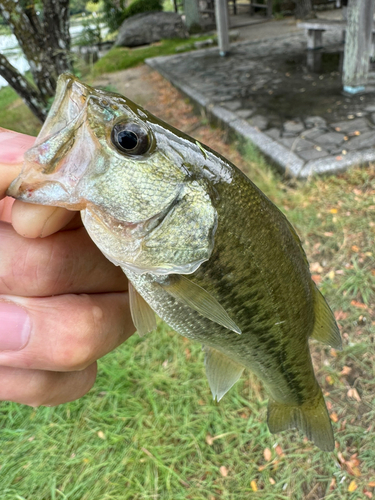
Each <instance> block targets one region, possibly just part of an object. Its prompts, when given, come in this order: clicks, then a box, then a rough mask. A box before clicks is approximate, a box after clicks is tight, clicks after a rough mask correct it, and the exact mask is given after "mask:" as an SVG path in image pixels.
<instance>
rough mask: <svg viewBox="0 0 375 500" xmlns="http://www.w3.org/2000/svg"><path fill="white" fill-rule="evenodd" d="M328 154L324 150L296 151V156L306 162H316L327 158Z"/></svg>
mask: <svg viewBox="0 0 375 500" xmlns="http://www.w3.org/2000/svg"><path fill="white" fill-rule="evenodd" d="M327 155H328V153H327V151H324V149H321V150H318V149H306V150H304V151H298V156H300V157H301V158H303V159H304V160H306V161H309V160H316V159H317V158H322V157H323V156H327Z"/></svg>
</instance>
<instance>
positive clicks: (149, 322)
mask: <svg viewBox="0 0 375 500" xmlns="http://www.w3.org/2000/svg"><path fill="white" fill-rule="evenodd" d="M129 303H130V313H131V316H132V320H133V323H134V326H135V327H136V329H137V332H138V335H139V336H140V337H143V335H146V333H149V332H152V331H153V330H156V319H155V313H154V311H153V310H152V309H151V307H150V306H149V305H148V304H147V302H146V301H145V299H144V298H143V297H142V296H141V295H139V293H138V292H137V290H136V289H135V288H134V286H133V285H132V284H131V282H130V281H129Z"/></svg>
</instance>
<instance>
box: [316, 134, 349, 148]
mask: <svg viewBox="0 0 375 500" xmlns="http://www.w3.org/2000/svg"><path fill="white" fill-rule="evenodd" d="M344 137H345V134H340V133H339V132H328V133H326V134H322V135H320V136H319V137H315V139H314V142H315V143H316V144H319V146H338V145H339V144H341V143H342V142H344Z"/></svg>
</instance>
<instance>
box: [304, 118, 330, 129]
mask: <svg viewBox="0 0 375 500" xmlns="http://www.w3.org/2000/svg"><path fill="white" fill-rule="evenodd" d="M305 125H306V128H316V127H318V128H325V127H326V126H327V123H326V121H325V119H324V118H322V117H321V116H308V117H307V118H305Z"/></svg>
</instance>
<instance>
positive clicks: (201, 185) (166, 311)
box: [9, 75, 341, 450]
mask: <svg viewBox="0 0 375 500" xmlns="http://www.w3.org/2000/svg"><path fill="white" fill-rule="evenodd" d="M25 159H26V161H25V166H24V169H23V171H22V173H21V174H20V176H19V177H18V178H17V179H16V180H15V181H13V183H12V185H11V187H10V188H9V194H10V195H11V196H14V197H16V198H19V199H22V200H25V201H28V202H31V203H41V204H47V205H56V206H63V207H66V208H69V209H78V210H81V215H82V220H83V223H84V225H85V227H86V229H87V231H88V233H89V234H90V236H91V238H92V239H93V241H94V242H95V243H96V245H97V246H98V247H99V248H100V250H101V251H102V252H103V254H104V255H105V256H106V257H107V258H109V259H110V260H111V261H112V262H113V263H115V264H116V265H120V266H121V268H122V269H123V271H124V272H125V274H126V275H127V277H128V278H129V282H130V288H129V294H130V305H131V312H132V317H133V320H134V323H135V325H136V327H137V329H138V332H139V333H140V334H144V333H147V332H148V331H152V330H153V329H154V328H155V326H156V324H155V312H156V313H157V314H158V315H159V316H160V317H161V318H162V319H163V320H164V321H166V323H168V324H169V325H170V326H171V327H172V328H173V329H175V330H176V331H177V332H178V333H180V334H181V335H184V336H186V337H188V338H191V339H193V340H196V341H198V342H201V343H202V344H203V346H204V350H205V366H206V373H207V378H208V381H209V384H210V387H211V390H212V393H213V396H214V398H216V399H217V400H220V399H221V398H222V397H223V396H224V394H225V393H226V392H227V391H228V390H229V389H230V387H232V385H233V384H234V383H235V382H236V381H237V380H238V378H239V377H240V376H241V374H242V371H243V369H244V368H245V367H246V368H249V369H250V370H251V371H252V372H254V373H255V374H256V375H257V376H258V377H259V378H260V379H261V380H262V382H263V383H264V385H265V388H266V390H267V393H268V394H269V396H270V401H269V405H268V426H269V428H270V430H271V432H278V431H281V430H284V429H289V428H293V427H297V428H299V429H300V430H302V431H303V432H304V433H305V434H306V435H307V436H308V437H309V438H310V439H312V440H313V441H314V443H315V444H316V445H317V446H319V447H320V448H321V449H322V450H332V449H333V448H334V438H333V433H332V428H331V424H330V419H329V415H328V412H327V409H326V406H325V403H324V399H323V395H322V391H321V389H320V387H319V385H318V383H317V381H316V378H315V375H314V371H313V366H312V362H311V356H310V351H309V344H308V339H309V337H313V338H315V339H318V340H320V341H322V342H325V343H327V344H329V345H331V346H332V347H335V348H338V349H339V348H341V339H340V335H339V331H338V328H337V325H336V323H335V320H334V318H333V315H332V312H331V310H330V309H329V307H328V305H327V303H326V302H325V299H324V298H323V296H322V295H321V294H320V292H319V291H318V289H317V288H316V286H315V284H314V282H313V281H312V279H311V275H310V272H309V267H308V262H307V259H306V256H305V253H304V251H303V249H302V246H301V243H300V240H299V238H298V236H297V234H296V233H295V231H294V229H293V228H292V226H291V225H290V224H289V222H288V221H287V219H286V218H285V216H284V215H283V214H282V213H281V212H280V211H279V210H278V209H277V208H276V207H275V205H273V204H272V202H271V201H270V200H269V199H268V198H267V197H266V196H265V195H264V194H263V193H262V192H261V191H260V190H259V189H258V188H257V187H256V186H255V185H254V184H253V183H252V182H251V181H250V180H249V179H248V178H247V177H246V176H245V175H244V174H243V173H242V172H241V171H240V170H238V169H237V168H236V167H235V166H234V165H232V164H231V163H230V162H229V161H228V160H226V159H225V158H223V157H221V156H220V155H218V154H217V153H215V152H213V151H212V150H210V149H209V148H207V147H206V146H203V145H201V144H199V143H197V142H196V141H194V140H193V139H192V138H190V137H189V136H187V135H185V134H182V133H181V132H179V131H177V130H175V129H173V128H171V127H169V126H168V125H166V124H165V123H163V122H161V121H160V120H158V119H157V118H155V117H153V116H152V115H151V114H149V113H148V112H147V111H145V110H143V109H141V108H139V107H138V106H137V105H135V104H134V103H132V102H131V101H129V100H128V99H126V98H124V97H122V96H119V95H118V94H112V93H108V92H104V91H101V90H98V89H93V88H91V87H89V86H86V85H84V84H82V83H81V82H79V81H78V80H76V79H75V78H74V77H72V76H71V75H62V76H61V77H60V80H59V85H58V89H57V96H56V99H55V102H54V104H53V106H52V108H51V111H50V114H49V117H48V118H47V121H46V123H45V124H44V126H43V129H42V131H41V133H40V134H39V136H38V138H37V142H36V145H35V146H34V147H33V148H32V149H31V150H29V152H28V153H27V154H26V156H25Z"/></svg>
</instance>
